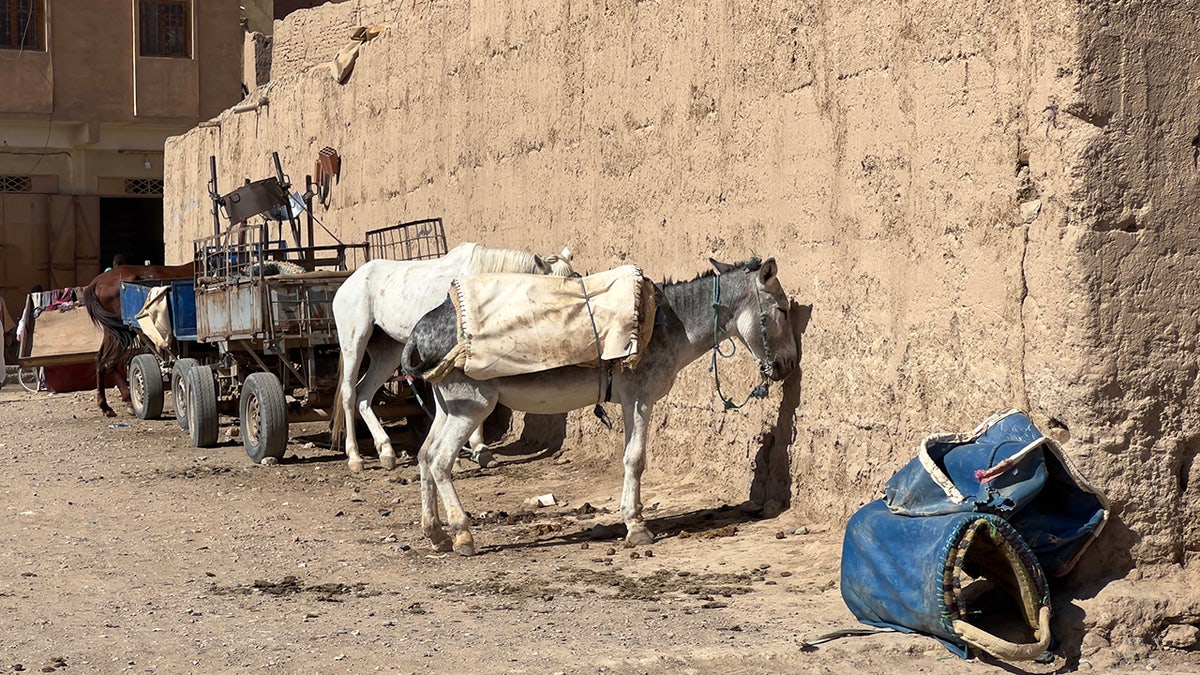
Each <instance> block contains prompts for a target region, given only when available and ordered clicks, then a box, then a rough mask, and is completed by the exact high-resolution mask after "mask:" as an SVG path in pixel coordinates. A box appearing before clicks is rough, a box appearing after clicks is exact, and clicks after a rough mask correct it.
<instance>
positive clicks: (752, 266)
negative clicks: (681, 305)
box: [663, 256, 763, 286]
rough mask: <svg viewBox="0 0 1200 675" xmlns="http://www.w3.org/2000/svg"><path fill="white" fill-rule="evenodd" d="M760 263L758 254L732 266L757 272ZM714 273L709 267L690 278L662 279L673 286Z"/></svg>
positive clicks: (707, 276) (760, 265)
mask: <svg viewBox="0 0 1200 675" xmlns="http://www.w3.org/2000/svg"><path fill="white" fill-rule="evenodd" d="M762 264H763V263H762V259H761V258H759V257H758V256H751V257H750V258H749V259H748V260H743V261H742V262H740V263H737V264H735V265H734V266H733V267H734V268H735V269H742V270H745V271H747V272H757V271H758V270H760V269H762ZM716 275H717V271H716V270H714V269H712V268H711V267H710V268H709V269H707V270H705V271H703V272H701V273H699V274H697V275H696V276H694V277H692V278H691V279H680V280H675V279H672V278H671V277H666V278H664V279H663V285H664V286H674V285H675V284H686V283H690V282H692V281H696V280H698V279H711V278H712V277H715V276H716Z"/></svg>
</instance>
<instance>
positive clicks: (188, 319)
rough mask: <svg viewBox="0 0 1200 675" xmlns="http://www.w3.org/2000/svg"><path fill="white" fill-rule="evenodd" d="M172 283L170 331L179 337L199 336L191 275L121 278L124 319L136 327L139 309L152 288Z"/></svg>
mask: <svg viewBox="0 0 1200 675" xmlns="http://www.w3.org/2000/svg"><path fill="white" fill-rule="evenodd" d="M163 285H169V286H170V287H171V289H170V290H169V291H168V292H167V297H168V301H169V302H170V307H171V333H172V334H173V335H174V336H175V339H177V340H189V341H194V340H195V339H196V284H195V282H194V281H192V280H191V279H173V280H162V281H158V280H146V281H138V282H129V281H122V282H121V321H123V322H124V323H125V325H127V326H129V327H130V328H137V327H138V324H137V319H136V318H134V317H136V316H137V314H138V312H140V311H142V307H144V306H145V304H146V298H147V297H149V295H150V290H151V289H152V288H155V287H158V286H163Z"/></svg>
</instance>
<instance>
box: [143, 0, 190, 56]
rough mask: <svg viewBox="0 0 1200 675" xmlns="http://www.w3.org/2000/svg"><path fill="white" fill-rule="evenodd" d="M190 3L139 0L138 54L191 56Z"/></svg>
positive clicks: (178, 0) (174, 0)
mask: <svg viewBox="0 0 1200 675" xmlns="http://www.w3.org/2000/svg"><path fill="white" fill-rule="evenodd" d="M191 4H192V3H191V0H139V1H138V36H139V37H138V42H139V44H138V53H139V54H141V55H142V56H168V57H175V58H185V59H186V58H189V57H191V55H192V40H191V36H192V18H191Z"/></svg>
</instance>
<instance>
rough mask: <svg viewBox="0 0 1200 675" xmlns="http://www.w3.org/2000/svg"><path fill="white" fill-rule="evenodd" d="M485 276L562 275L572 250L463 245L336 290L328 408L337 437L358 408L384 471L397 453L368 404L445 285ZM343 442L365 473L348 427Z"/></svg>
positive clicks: (394, 263)
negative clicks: (334, 375) (334, 371)
mask: <svg viewBox="0 0 1200 675" xmlns="http://www.w3.org/2000/svg"><path fill="white" fill-rule="evenodd" d="M483 272H524V273H537V274H555V275H558V276H567V275H569V274H571V273H572V270H571V251H570V250H568V249H566V248H564V249H563V250H562V253H561V254H560V255H549V256H539V255H534V254H533V253H529V252H528V251H514V250H509V249H502V248H487V247H485V246H480V245H479V244H473V243H465V244H459V245H458V246H455V247H454V248H452V249H450V252H448V253H447V254H446V255H444V256H442V257H440V258H436V259H433V260H372V261H370V262H368V263H366V264H364V265H363V266H362V267H359V268H358V269H357V270H355V271H354V273H353V274H351V275H350V276H349V277H348V278H347V279H346V281H344V282H343V283H342V285H341V286H340V287H338V290H337V293H336V294H334V296H333V319H334V322H335V323H336V324H337V333H338V343H339V345H340V346H341V357H340V358H339V362H338V387H337V390H336V391H335V393H334V403H333V436H334V438H337V437H338V436H339V435H341V434H342V433H343V430H345V429H346V428H347V427H348V426H351V425H352V424H353V420H354V412H355V410H357V411H358V414H359V415H361V416H362V419H363V421H364V422H366V424H367V427H368V428H369V429H370V430H371V437H372V438H373V439H374V440H375V447H376V448H377V449H378V451H379V463H380V464H381V465H383V467H384V468H385V469H389V470H390V469H394V468H396V451H395V450H394V449H393V448H392V442H391V440H390V439H389V438H388V435H387V432H386V431H384V429H383V425H382V424H380V422H379V418H378V417H376V415H375V413H374V411H372V410H371V399H373V398H374V397H375V392H377V391H379V388H380V387H382V386H383V384H384V383H385V382H387V381H388V378H390V377H391V376H392V374H393V373H394V372H396V368H397V367H398V366H399V365H400V354H401V350H402V349H403V347H404V343H405V341H407V340H408V336H409V333H411V332H412V327H413V324H415V323H416V322H417V320H418V319H420V318H421V316H422V315H424V314H425V313H426V312H428V311H429V310H431V309H433V308H434V307H436V306H437V304H438V303H439V302H441V301H442V299H443V298H445V297H446V289H447V288H449V287H450V282H451V281H452V280H454V279H455V278H457V277H461V276H464V275H467V274H478V273H483ZM364 356H370V362H369V364H368V366H367V372H366V373H364V374H363V376H362V378H361V379H358V384H357V386H356V385H355V379H356V377H357V376H358V371H359V367H360V366H361V365H362V362H363V357H364ZM476 431H477V432H476V433H475V434H473V435H472V436H471V448H472V453H473V456H474V457H475V458H476V459H477V460H478V461H480V463H481V464H484V465H486V464H487V463H488V458H487V456H486V451H485V450H484V443H483V432H482V431H481V430H476ZM463 440H466V439H463ZM345 443H346V457H347V460H346V463H347V464H348V465H349V467H350V470H351V471H352V472H355V473H358V472H360V471H362V468H363V461H362V455H360V454H359V452H358V439H357V438H355V436H354V433H353V430H352V429H350V430H347V431H346V432H345Z"/></svg>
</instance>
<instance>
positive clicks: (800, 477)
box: [165, 0, 1200, 649]
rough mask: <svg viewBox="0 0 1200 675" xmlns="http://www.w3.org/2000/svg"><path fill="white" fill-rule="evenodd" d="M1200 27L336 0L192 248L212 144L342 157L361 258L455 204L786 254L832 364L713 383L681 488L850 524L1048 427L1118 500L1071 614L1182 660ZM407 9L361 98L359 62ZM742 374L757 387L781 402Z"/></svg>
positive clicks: (233, 125) (662, 475) (302, 42)
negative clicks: (960, 454)
mask: <svg viewBox="0 0 1200 675" xmlns="http://www.w3.org/2000/svg"><path fill="white" fill-rule="evenodd" d="M1192 9H1193V8H1192V5H1191V4H1190V3H1186V2H1180V1H1177V0H1163V1H1161V2H1154V3H1148V4H1147V3H1143V4H1127V3H1125V4H1118V3H1102V2H1093V1H1088V2H1076V1H1075V0H1049V1H1047V2H1041V3H1017V4H1012V5H1010V4H1004V3H991V4H987V5H975V4H970V3H967V4H963V3H958V2H950V1H949V0H934V1H933V2H929V3H924V4H919V5H905V6H904V7H900V8H898V7H897V6H896V4H895V3H890V2H881V1H876V0H870V1H867V2H863V1H862V0H834V1H832V2H828V3H823V4H821V5H820V6H819V7H815V8H814V7H813V6H810V5H808V4H805V3H791V2H782V3H772V2H767V3H729V2H717V1H712V0H701V1H699V2H693V3H650V2H639V3H632V2H630V3H608V4H605V3H572V2H563V1H561V0H531V1H529V2H525V3H520V4H519V5H513V4H508V3H495V2H477V1H471V2H457V3H416V4H414V3H411V2H399V1H397V0H354V1H352V2H346V3H341V4H336V5H324V6H321V7H317V8H314V9H310V10H304V11H300V12H296V13H294V14H293V15H291V16H288V17H287V18H286V19H285V20H283V21H282V22H277V25H276V27H275V31H274V41H275V44H274V48H273V55H272V65H271V72H270V82H269V83H268V84H266V85H264V86H263V87H262V88H260V89H259V90H258V91H255V92H252V94H251V97H250V100H251V101H252V102H256V105H252V106H243V107H240V108H239V109H240V110H241V112H235V111H233V110H230V111H226V112H224V113H222V114H221V115H220V116H219V117H217V118H216V119H215V120H213V123H212V124H211V125H206V126H205V127H203V128H199V129H195V130H193V131H191V132H189V133H187V134H185V135H183V136H180V137H177V138H173V139H171V140H170V141H169V142H168V144H167V156H166V164H167V167H168V171H169V175H170V176H171V181H170V183H169V185H168V193H167V196H166V209H165V217H166V221H167V225H166V238H167V257H168V260H169V261H170V262H180V261H182V260H184V259H186V258H187V257H188V256H190V255H191V250H192V240H193V239H194V238H195V237H199V236H202V235H205V234H207V233H209V232H210V231H211V229H212V220H211V215H210V212H209V208H208V202H207V198H206V192H205V185H206V181H207V180H208V163H207V162H208V157H209V156H210V155H216V156H217V162H218V169H219V172H220V175H219V181H220V183H221V184H222V185H225V186H229V185H234V184H236V183H238V182H240V181H241V179H242V178H244V177H250V178H256V179H257V178H262V177H265V176H267V175H270V172H271V170H272V169H271V165H270V153H271V152H272V151H278V152H279V153H280V156H281V158H282V160H283V162H284V171H285V172H287V173H288V174H290V175H291V176H292V178H293V181H295V182H299V181H300V180H302V178H303V176H304V175H305V174H307V173H311V172H312V170H313V166H314V160H315V159H316V157H317V154H318V151H319V150H320V149H321V148H322V147H324V146H331V147H333V148H335V149H336V150H337V151H338V153H339V154H340V156H341V159H342V163H341V177H340V182H338V183H337V184H336V185H335V186H334V188H333V191H332V193H331V198H330V204H329V208H328V209H327V210H326V209H323V208H321V207H318V209H317V210H318V215H319V217H320V219H321V221H322V222H323V224H324V225H325V226H326V227H328V228H329V230H330V231H331V232H333V233H336V234H337V235H338V236H339V237H341V238H342V239H343V240H345V241H361V240H362V238H363V233H364V232H365V231H367V230H370V229H373V228H378V227H384V226H387V225H391V224H395V223H398V222H403V221H407V220H415V219H419V218H426V217H433V216H440V217H442V218H444V219H445V225H446V231H447V234H448V236H449V238H450V240H451V241H450V244H451V245H454V244H456V243H459V242H462V241H479V242H482V243H485V244H488V245H493V246H509V247H520V248H527V249H532V250H536V251H541V252H554V251H558V250H559V249H560V248H561V247H562V246H563V245H564V244H565V245H569V246H570V247H571V248H572V249H573V250H574V252H575V254H576V268H577V269H579V270H581V271H585V272H586V271H589V270H600V269H605V268H608V267H611V266H614V265H616V264H621V263H626V262H636V263H638V264H640V265H641V266H642V267H643V269H644V270H645V271H646V273H647V274H648V275H650V276H652V277H654V278H659V279H661V278H663V277H664V276H671V277H674V278H677V279H678V278H691V277H692V276H693V275H694V274H696V273H698V272H701V271H703V270H704V269H705V268H706V267H707V266H708V263H707V259H708V258H709V257H710V256H711V257H714V258H717V259H718V260H724V261H738V260H743V259H745V258H746V257H748V256H749V255H750V254H751V253H758V254H760V255H771V256H775V257H776V258H777V259H778V261H779V275H780V279H781V281H782V282H783V283H784V285H785V288H786V289H787V291H788V292H789V293H790V294H791V296H792V297H793V298H794V299H795V300H796V301H797V302H798V303H800V304H802V305H804V306H807V307H809V308H810V312H811V313H810V314H809V316H808V320H807V321H806V322H805V323H804V325H803V326H802V327H801V328H802V342H803V345H802V346H803V357H802V360H801V364H800V365H801V368H800V369H799V370H798V372H797V373H796V374H795V376H794V377H792V378H789V380H788V381H787V382H786V383H784V384H783V386H780V387H773V388H772V393H771V396H770V398H769V399H767V400H766V401H761V402H758V403H757V404H754V405H750V406H747V407H746V408H743V409H742V410H738V411H729V412H722V411H721V405H720V402H719V401H718V400H717V398H716V394H715V392H714V386H713V376H712V374H711V373H710V372H708V371H707V369H706V368H705V366H706V365H707V364H706V363H697V364H693V365H692V366H689V367H688V368H686V369H685V370H684V371H683V372H682V373H681V374H680V376H679V378H678V380H677V382H676V384H675V387H674V389H673V390H672V392H671V393H670V395H669V396H667V397H666V398H665V399H664V400H663V401H661V402H660V403H659V404H658V405H657V406H656V408H655V411H654V421H653V422H652V423H651V428H652V434H651V437H650V441H649V443H650V447H649V450H648V457H649V468H648V469H647V473H646V482H645V487H644V494H647V495H649V496H648V500H650V501H652V500H653V496H652V495H653V491H654V487H653V486H654V485H655V483H656V482H658V483H661V482H663V481H671V482H673V483H686V484H689V485H695V486H697V489H701V490H705V491H707V492H709V493H711V494H713V495H714V496H715V497H714V498H716V499H723V500H725V501H727V502H728V503H734V504H736V503H739V502H741V501H743V500H746V499H750V500H752V501H755V502H757V503H758V504H760V505H763V506H764V507H767V511H768V512H770V511H771V510H776V511H777V510H778V509H780V508H790V509H791V513H792V514H799V515H798V516H795V517H801V518H807V519H810V520H811V522H814V523H821V524H822V525H821V526H822V527H824V526H828V527H830V528H838V527H841V525H842V524H844V523H845V521H846V519H847V518H848V517H849V516H850V515H851V514H852V513H853V512H854V511H855V510H856V509H857V508H858V507H859V506H860V505H861V504H863V503H864V502H866V501H867V500H870V499H873V498H874V497H875V496H876V495H877V494H878V491H879V488H880V487H881V485H882V484H883V482H884V481H886V480H887V479H888V477H889V476H891V475H892V474H893V473H894V472H895V471H896V470H897V469H898V468H899V467H900V466H902V465H903V464H904V463H906V462H907V461H908V460H909V459H911V458H912V457H913V456H914V455H915V453H916V451H917V447H918V443H919V442H920V440H921V439H922V437H924V436H925V435H926V434H930V433H934V432H958V431H969V430H971V429H972V428H974V426H975V425H976V424H977V423H978V422H979V421H981V420H982V419H984V418H985V417H986V416H987V415H988V414H990V413H992V412H993V411H996V410H998V409H1002V408H1008V407H1017V408H1021V409H1024V410H1026V411H1028V412H1029V413H1030V415H1031V416H1032V417H1033V419H1034V420H1035V421H1036V422H1037V424H1038V425H1039V428H1040V429H1041V430H1042V431H1043V432H1046V433H1048V434H1051V435H1053V436H1054V437H1055V438H1057V439H1058V440H1059V441H1061V442H1062V443H1063V444H1064V447H1065V449H1066V451H1067V453H1068V454H1069V455H1070V456H1071V458H1072V459H1073V460H1074V461H1075V463H1077V464H1078V465H1079V467H1080V469H1081V470H1082V471H1083V473H1084V474H1085V475H1086V476H1087V477H1088V478H1089V479H1090V480H1091V481H1092V482H1093V483H1094V484H1095V485H1096V486H1097V487H1098V488H1099V489H1100V490H1101V491H1102V492H1103V493H1104V494H1105V495H1106V496H1107V497H1108V498H1109V499H1110V500H1111V501H1112V504H1113V510H1112V519H1111V520H1110V522H1109V524H1108V526H1107V527H1106V529H1105V532H1104V534H1103V536H1102V538H1101V540H1100V541H1098V542H1097V545H1096V546H1094V547H1093V548H1092V549H1091V550H1090V551H1089V555H1088V556H1086V557H1085V559H1084V560H1083V561H1081V563H1080V566H1079V567H1078V568H1077V570H1076V571H1075V572H1073V573H1072V574H1073V576H1072V578H1071V579H1069V580H1068V581H1069V582H1070V584H1071V587H1072V588H1074V589H1077V590H1076V592H1077V595H1076V596H1075V599H1074V600H1072V601H1071V602H1073V603H1075V604H1076V605H1077V607H1076V608H1075V609H1070V608H1066V607H1064V608H1062V609H1063V610H1064V611H1062V612H1061V613H1060V615H1061V616H1063V617H1066V620H1070V617H1072V616H1075V617H1076V618H1078V617H1079V616H1083V615H1086V616H1085V618H1084V619H1082V620H1081V621H1082V623H1083V626H1084V628H1085V629H1086V630H1088V631H1095V632H1096V634H1097V635H1099V636H1101V637H1102V638H1103V639H1104V640H1106V642H1105V643H1104V644H1106V645H1107V644H1109V642H1107V641H1110V642H1111V645H1113V647H1112V648H1113V649H1122V648H1124V647H1123V646H1124V645H1132V644H1137V645H1143V644H1149V643H1153V642H1154V641H1156V640H1158V639H1159V636H1160V635H1161V634H1162V631H1164V630H1166V628H1167V626H1168V624H1171V623H1172V622H1173V621H1175V620H1176V619H1177V618H1178V617H1196V616H1200V590H1198V589H1200V576H1198V575H1200V496H1198V495H1200V461H1197V457H1198V456H1200V397H1197V396H1196V387H1197V373H1198V372H1200V356H1198V352H1197V326H1198V319H1197V317H1198V316H1200V294H1198V293H1197V290H1196V289H1197V288H1198V285H1197V284H1198V281H1200V238H1198V237H1197V236H1196V224H1195V222H1196V216H1195V214H1196V213H1197V212H1200V171H1198V169H1197V156H1198V153H1200V151H1198V150H1197V148H1198V147H1200V140H1198V136H1197V129H1200V100H1198V99H1197V98H1196V97H1195V95H1194V93H1193V90H1194V88H1195V87H1194V83H1195V82H1196V81H1197V80H1198V78H1200V66H1198V65H1197V64H1200V35H1197V33H1196V31H1195V30H1194V26H1193V25H1192V21H1191V18H1192V17H1193V15H1194V12H1193V11H1192ZM374 23H384V24H387V26H388V28H387V29H386V30H385V31H384V32H383V33H382V34H381V35H380V36H379V37H377V38H375V39H374V40H371V41H370V42H367V43H365V44H364V45H362V47H361V49H360V50H359V54H358V58H357V61H356V62H355V64H354V69H353V72H352V73H350V75H349V77H348V78H347V79H346V80H345V82H344V83H342V84H339V83H338V82H337V81H335V80H334V78H333V77H332V76H331V72H330V68H329V60H330V59H332V58H333V56H334V55H335V54H336V53H337V51H338V50H339V48H341V47H343V46H344V45H346V44H347V43H348V42H349V40H350V36H351V34H352V32H353V29H354V27H355V26H359V25H369V24H374ZM263 100H266V101H267V105H259V104H257V103H258V102H261V101H263ZM318 243H329V242H318ZM738 356H739V358H742V361H741V362H737V361H736V359H735V361H734V363H733V364H731V365H730V366H728V367H726V366H724V365H723V366H722V372H721V379H722V385H723V386H724V387H725V388H726V390H727V391H731V390H739V391H741V392H744V391H747V390H749V387H750V386H752V385H753V384H754V378H753V366H752V365H748V364H747V361H748V359H746V358H745V357H744V354H739V355H738ZM559 433H560V436H559V437H558V442H559V443H561V444H562V445H563V447H564V448H569V451H570V452H571V453H572V456H573V457H578V458H590V459H592V460H594V461H597V462H599V461H607V462H610V463H611V464H612V466H613V467H614V470H618V469H619V465H620V459H619V457H620V454H619V447H620V444H621V432H620V429H619V428H618V429H617V430H614V431H609V430H606V429H604V428H603V427H602V426H601V425H600V424H599V423H598V422H597V421H596V420H594V419H593V418H592V416H591V414H590V413H589V412H587V411H583V412H577V413H573V414H571V415H570V416H568V419H567V421H566V423H565V429H563V428H562V427H561V426H560V427H559ZM548 442H549V441H548ZM1147 584H1152V585H1149V586H1147ZM1153 584H1157V585H1153ZM1146 588H1150V589H1151V590H1145V589H1146ZM1056 611H1058V610H1057V609H1056ZM1193 620H1194V619H1193Z"/></svg>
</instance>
